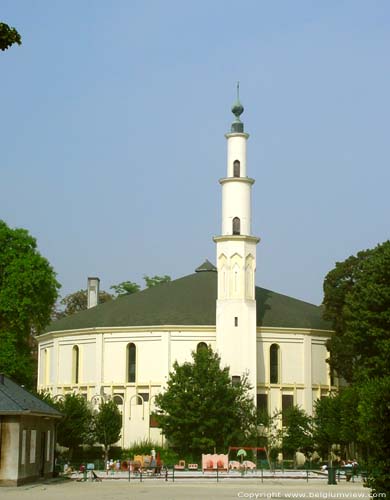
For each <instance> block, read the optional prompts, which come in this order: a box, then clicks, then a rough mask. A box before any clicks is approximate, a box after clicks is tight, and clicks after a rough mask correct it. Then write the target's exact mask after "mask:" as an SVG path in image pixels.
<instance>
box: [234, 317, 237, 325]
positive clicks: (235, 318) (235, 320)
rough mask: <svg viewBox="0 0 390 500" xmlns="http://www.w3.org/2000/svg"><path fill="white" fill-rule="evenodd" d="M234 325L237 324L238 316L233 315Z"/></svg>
mask: <svg viewBox="0 0 390 500" xmlns="http://www.w3.org/2000/svg"><path fill="white" fill-rule="evenodd" d="M234 326H238V316H235V317H234Z"/></svg>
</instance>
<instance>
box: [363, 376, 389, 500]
mask: <svg viewBox="0 0 390 500" xmlns="http://www.w3.org/2000/svg"><path fill="white" fill-rule="evenodd" d="M358 421H359V428H360V437H361V439H362V441H363V442H365V443H366V446H367V449H368V452H369V454H368V463H367V469H368V473H369V476H368V485H369V486H370V488H371V489H372V493H374V497H375V496H376V497H378V496H379V495H378V493H380V494H383V493H385V497H387V498H389V497H390V453H389V443H390V377H389V376H386V377H383V378H377V379H372V380H369V381H367V382H365V383H364V384H363V385H362V386H361V387H360V399H359V405H358Z"/></svg>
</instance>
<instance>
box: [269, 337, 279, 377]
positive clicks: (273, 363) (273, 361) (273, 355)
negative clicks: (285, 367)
mask: <svg viewBox="0 0 390 500" xmlns="http://www.w3.org/2000/svg"><path fill="white" fill-rule="evenodd" d="M279 357H280V349H279V346H278V345H277V344H272V345H271V347H270V350H269V381H270V383H271V384H278V383H279V376H280V374H279V371H280V370H279Z"/></svg>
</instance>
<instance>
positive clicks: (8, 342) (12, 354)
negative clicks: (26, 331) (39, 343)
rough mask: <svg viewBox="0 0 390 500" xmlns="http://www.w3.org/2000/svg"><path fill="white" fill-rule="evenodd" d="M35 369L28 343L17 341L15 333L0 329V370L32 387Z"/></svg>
mask: <svg viewBox="0 0 390 500" xmlns="http://www.w3.org/2000/svg"><path fill="white" fill-rule="evenodd" d="M35 371H36V364H35V362H34V360H33V358H32V356H31V350H30V348H29V346H28V344H26V343H21V342H17V339H16V337H15V335H13V334H12V333H9V332H2V331H1V330H0V372H1V373H5V374H7V375H8V376H9V377H11V378H12V379H13V380H15V381H16V382H18V383H20V384H22V385H25V386H27V387H28V388H29V389H32V385H33V384H32V382H33V380H34V377H35Z"/></svg>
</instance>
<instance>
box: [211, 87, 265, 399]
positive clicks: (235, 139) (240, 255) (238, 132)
mask: <svg viewBox="0 0 390 500" xmlns="http://www.w3.org/2000/svg"><path fill="white" fill-rule="evenodd" d="M243 111H244V108H243V106H242V104H241V102H240V100H239V94H238V85H237V101H236V102H235V104H234V105H233V107H232V112H233V114H234V115H235V120H234V122H233V123H232V126H231V131H230V132H229V133H227V134H226V135H225V137H226V139H227V176H226V177H224V178H223V179H220V181H219V182H220V184H221V186H222V234H221V236H217V237H214V241H215V242H216V244H217V269H218V297H217V314H216V344H217V351H218V353H219V355H220V356H221V361H222V365H223V366H225V365H226V366H229V367H230V374H231V376H232V380H233V381H236V380H239V377H242V376H243V374H244V373H247V374H248V379H249V382H250V384H251V386H252V388H253V397H254V399H255V397H256V388H257V377H256V299H255V271H256V245H257V243H258V242H259V241H260V240H259V238H257V237H255V236H252V234H251V189H252V185H253V184H254V182H255V181H254V179H251V178H250V177H248V176H247V165H246V143H247V140H248V138H249V134H247V133H245V132H244V124H243V123H242V121H241V120H240V116H241V114H242V113H243Z"/></svg>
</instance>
